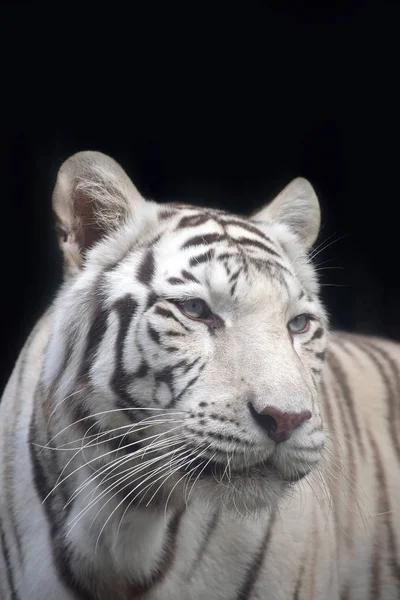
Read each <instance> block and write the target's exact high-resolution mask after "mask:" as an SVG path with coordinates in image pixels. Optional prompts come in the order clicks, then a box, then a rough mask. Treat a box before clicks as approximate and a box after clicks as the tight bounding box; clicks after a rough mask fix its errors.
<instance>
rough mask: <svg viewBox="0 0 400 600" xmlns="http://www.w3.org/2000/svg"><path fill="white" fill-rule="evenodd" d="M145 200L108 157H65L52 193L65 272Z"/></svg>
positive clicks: (75, 266) (89, 154) (84, 154)
mask: <svg viewBox="0 0 400 600" xmlns="http://www.w3.org/2000/svg"><path fill="white" fill-rule="evenodd" d="M144 202H145V200H144V199H143V198H142V197H141V196H140V194H139V192H138V190H137V189H136V187H135V186H134V185H133V183H132V182H131V180H130V179H129V177H128V176H127V175H126V173H125V171H124V170H123V169H122V168H121V167H120V166H119V165H118V163H116V162H115V161H114V160H113V159H112V158H110V157H109V156H106V155H105V154H102V153H100V152H89V151H88V152H78V153H77V154H74V155H73V156H71V157H70V158H68V159H67V160H66V161H65V162H64V163H63V165H62V166H61V168H60V170H59V172H58V176H57V181H56V185H55V188H54V192H53V210H54V212H55V215H56V219H57V232H58V237H59V244H60V247H61V249H62V251H63V254H64V265H65V271H66V273H67V274H70V273H73V272H76V270H77V269H79V268H80V267H81V265H82V260H83V257H84V253H85V251H86V250H88V249H89V248H90V247H91V246H93V244H95V243H96V242H97V241H99V240H100V239H101V238H102V237H103V236H104V235H106V234H107V233H109V232H111V231H113V230H115V229H116V228H117V227H119V226H120V225H121V224H122V223H123V222H124V220H125V219H126V218H127V217H128V216H129V215H131V214H133V213H134V211H135V210H136V208H137V206H138V205H140V204H141V203H144Z"/></svg>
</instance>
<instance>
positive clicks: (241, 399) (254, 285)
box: [0, 153, 400, 600]
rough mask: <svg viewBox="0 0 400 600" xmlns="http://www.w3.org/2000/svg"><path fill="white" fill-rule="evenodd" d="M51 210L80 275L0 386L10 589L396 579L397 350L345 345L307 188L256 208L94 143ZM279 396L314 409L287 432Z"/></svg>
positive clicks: (152, 592)
mask: <svg viewBox="0 0 400 600" xmlns="http://www.w3.org/2000/svg"><path fill="white" fill-rule="evenodd" d="M54 209H55V213H56V217H57V228H58V232H59V238H60V246H61V249H62V251H63V255H64V262H65V282H64V284H63V286H62V289H61V290H60V291H59V293H58V295H57V298H56V299H55V301H54V303H53V304H52V306H51V307H50V309H49V310H48V311H47V313H46V314H45V315H44V316H43V318H42V319H41V320H40V321H39V322H38V324H37V325H36V327H35V328H34V330H33V332H32V334H31V336H30V337H29V339H28V340H27V342H26V344H25V347H24V348H23V350H22V352H21V355H20V357H19V359H18V362H17V364H16V366H15V369H14V372H13V374H12V376H11V378H10V380H9V383H8V385H7V387H6V390H5V392H4V396H3V399H2V402H1V405H0V448H1V456H2V460H1V463H0V480H1V484H0V598H1V599H2V600H8V599H13V600H28V599H29V600H42V599H43V598H57V600H58V599H60V600H64V599H65V600H67V599H84V600H105V599H108V598H113V599H116V600H125V599H130V600H131V599H133V598H143V599H149V600H151V599H162V600H165V599H166V598H179V599H188V600H189V599H193V600H195V599H199V598H201V599H210V600H218V599H226V598H229V599H236V600H248V599H252V600H256V599H259V600H265V599H273V600H283V599H285V600H286V599H292V600H301V599H302V600H313V599H314V600H322V599H324V600H325V599H331V600H339V599H340V600H345V599H349V600H361V599H362V600H365V599H371V600H372V599H376V600H394V599H396V598H400V591H399V590H400V514H399V504H400V468H399V465H400V435H399V433H400V402H399V397H400V371H399V366H400V347H399V346H398V345H397V344H395V343H393V342H389V341H385V340H381V339H377V338H368V337H363V336H356V335H350V334H347V333H338V332H336V333H332V334H330V337H329V344H328V325H327V317H326V314H325V311H324V308H323V306H322V305H321V303H320V301H319V297H318V292H319V289H318V282H317V279H316V275H315V271H314V269H313V267H312V264H311V262H310V260H309V259H308V258H307V253H308V251H309V249H310V247H311V245H312V244H313V242H314V241H315V238H316V235H317V233H318V227H319V208H318V202H317V200H316V197H315V194H314V193H313V190H312V188H311V186H310V185H309V184H308V183H307V182H305V181H304V180H295V181H294V182H293V183H292V184H291V185H289V186H288V187H287V188H286V189H285V190H284V191H283V192H282V193H281V194H280V195H279V196H278V198H277V199H275V200H274V201H273V202H272V203H271V204H270V205H269V206H267V207H266V208H265V209H263V210H261V211H260V212H259V213H257V214H256V215H255V216H253V217H252V218H251V219H245V218H242V217H238V216H235V215H232V214H229V213H225V212H223V211H217V210H211V209H204V208H196V207H193V206H185V205H178V204H170V205H157V204H155V203H152V202H147V201H144V200H143V198H141V197H140V195H139V193H138V192H137V190H136V188H134V186H133V185H132V183H131V182H130V181H129V180H128V178H127V176H126V175H125V174H124V172H123V171H122V170H121V168H120V167H118V166H117V165H116V164H115V163H114V162H113V161H112V160H111V159H109V158H108V157H104V156H103V155H100V154H97V153H80V154H78V155H75V156H74V157H72V158H71V159H69V161H67V163H66V164H65V165H64V166H63V167H62V169H61V171H60V174H59V178H58V181H57V185H56V190H55V194H54ZM197 298H199V299H201V300H202V301H204V302H205V303H206V304H205V306H206V307H208V308H207V309H205V312H204V313H202V315H201V316H198V317H196V316H193V315H190V314H189V313H188V312H187V309H186V308H185V307H186V304H185V301H187V300H190V299H197ZM302 314H306V315H308V317H307V327H305V328H304V330H303V331H302V332H299V333H296V332H293V330H291V329H290V326H288V324H289V325H290V323H292V319H294V318H295V317H296V316H297V315H302ZM271 407H272V408H273V409H279V410H281V411H283V412H284V413H285V414H287V413H296V414H299V413H302V412H303V413H304V414H305V413H306V412H307V411H309V414H310V415H311V417H310V418H309V419H307V420H305V421H304V422H303V423H302V424H301V425H299V426H298V427H297V428H296V429H294V431H293V432H292V433H291V436H290V437H289V438H288V439H286V440H284V441H282V442H281V443H275V441H274V440H273V439H271V436H270V432H271V429H270V428H269V429H268V427H270V426H269V425H268V427H267V426H266V425H265V422H266V421H265V420H264V421H262V419H261V417H259V416H257V415H260V414H261V412H262V411H263V410H264V409H265V410H266V409H267V408H268V409H270V408H271ZM307 414H308V413H307ZM263 422H264V425H262V423H263ZM267 423H268V421H267Z"/></svg>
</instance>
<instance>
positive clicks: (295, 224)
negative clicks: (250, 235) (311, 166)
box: [251, 177, 321, 250]
mask: <svg viewBox="0 0 400 600" xmlns="http://www.w3.org/2000/svg"><path fill="white" fill-rule="evenodd" d="M251 218H252V219H254V220H256V221H278V222H279V223H283V224H285V225H286V226H287V227H288V228H289V229H290V230H291V232H292V233H294V234H295V235H296V236H297V237H298V238H299V239H300V241H301V243H302V244H303V246H304V247H305V248H306V249H307V250H308V249H309V248H310V247H311V246H312V245H313V243H314V242H315V240H316V239H317V237H318V232H319V227H320V223H321V212H320V207H319V202H318V198H317V195H316V193H315V191H314V188H313V187H312V185H311V183H310V182H309V181H307V179H303V178H302V177H297V178H296V179H293V181H291V182H290V183H289V184H288V185H287V186H286V187H285V188H284V189H283V190H282V191H281V192H280V194H278V196H276V198H275V199H274V200H272V202H270V204H268V205H267V206H265V207H264V208H262V209H261V210H260V211H258V212H257V213H256V214H255V215H253V216H252V217H251Z"/></svg>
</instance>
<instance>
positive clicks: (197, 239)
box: [181, 233, 226, 250]
mask: <svg viewBox="0 0 400 600" xmlns="http://www.w3.org/2000/svg"><path fill="white" fill-rule="evenodd" d="M224 239H226V235H224V234H222V233H205V234H204V235H195V236H194V237H192V238H189V239H188V240H187V241H186V242H185V243H184V244H182V246H181V250H186V248H191V247H192V246H206V245H207V244H213V243H214V242H220V241H222V240H224Z"/></svg>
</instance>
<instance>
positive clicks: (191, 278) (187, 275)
mask: <svg viewBox="0 0 400 600" xmlns="http://www.w3.org/2000/svg"><path fill="white" fill-rule="evenodd" d="M181 273H182V277H184V278H185V279H187V280H188V281H193V283H200V282H199V280H198V279H197V277H195V276H194V275H192V273H189V271H186V270H185V269H182V271H181Z"/></svg>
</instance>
